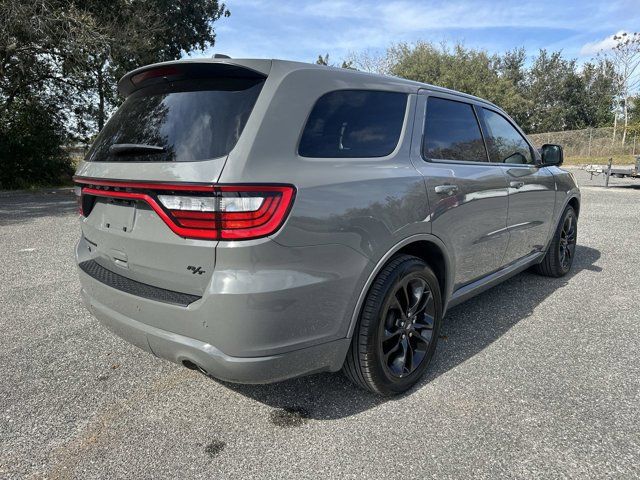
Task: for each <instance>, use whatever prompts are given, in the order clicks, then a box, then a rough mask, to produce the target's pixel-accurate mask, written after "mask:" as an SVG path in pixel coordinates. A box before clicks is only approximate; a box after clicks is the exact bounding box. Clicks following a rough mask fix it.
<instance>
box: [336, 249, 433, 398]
mask: <svg viewBox="0 0 640 480" xmlns="http://www.w3.org/2000/svg"><path fill="white" fill-rule="evenodd" d="M420 292H422V293H421V294H420ZM441 323H442V299H441V295H440V286H439V284H438V280H437V278H436V276H435V274H434V273H433V271H432V270H431V268H429V266H428V265H427V264H426V263H425V262H424V261H422V260H421V259H419V258H417V257H413V256H410V255H396V256H395V257H392V259H391V260H390V261H389V263H388V264H387V265H386V266H385V267H384V268H383V269H382V271H381V272H380V273H379V274H378V276H377V277H376V279H375V280H374V282H373V284H372V285H371V288H370V289H369V292H368V294H367V297H366V299H365V302H364V305H363V307H362V311H361V313H360V318H359V319H358V324H357V326H356V330H355V332H354V335H353V339H352V340H351V346H350V348H349V352H348V354H347V358H346V360H345V363H344V366H343V367H342V369H343V371H344V372H345V374H346V376H347V377H348V378H349V379H350V380H351V381H352V382H353V383H355V384H356V385H358V386H359V387H361V388H364V389H366V390H369V391H371V392H374V393H376V394H378V395H385V396H388V395H397V394H400V393H402V392H405V391H407V390H408V389H410V388H411V387H412V386H413V385H415V383H416V382H417V381H418V380H419V379H420V377H422V374H423V373H424V371H425V370H426V368H427V367H428V365H429V363H430V361H431V358H432V357H433V354H434V352H435V349H436V345H437V342H438V334H439V332H440V325H441ZM383 340H384V341H383Z"/></svg>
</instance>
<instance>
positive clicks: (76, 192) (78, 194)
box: [73, 187, 84, 217]
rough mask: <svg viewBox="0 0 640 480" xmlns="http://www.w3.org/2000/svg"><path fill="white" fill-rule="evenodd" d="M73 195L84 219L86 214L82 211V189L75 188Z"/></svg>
mask: <svg viewBox="0 0 640 480" xmlns="http://www.w3.org/2000/svg"><path fill="white" fill-rule="evenodd" d="M73 194H74V195H75V196H76V202H77V203H78V213H79V214H80V216H81V217H84V212H83V211H82V187H74V188H73Z"/></svg>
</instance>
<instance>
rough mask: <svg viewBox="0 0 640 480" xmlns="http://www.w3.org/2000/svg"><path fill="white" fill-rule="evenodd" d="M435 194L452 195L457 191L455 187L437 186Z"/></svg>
mask: <svg viewBox="0 0 640 480" xmlns="http://www.w3.org/2000/svg"><path fill="white" fill-rule="evenodd" d="M435 191H436V193H440V194H445V195H453V194H454V193H456V192H457V191H458V186H457V185H438V186H437V187H436V188H435Z"/></svg>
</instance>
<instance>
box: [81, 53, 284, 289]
mask: <svg viewBox="0 0 640 480" xmlns="http://www.w3.org/2000/svg"><path fill="white" fill-rule="evenodd" d="M263 70H265V69H263ZM267 71H268V70H267ZM265 79H266V74H265V73H264V72H261V71H257V70H255V69H251V68H246V67H242V66H238V65H232V64H228V63H227V64H225V63H212V62H208V63H194V62H178V63H172V64H160V65H155V66H151V67H148V68H145V69H139V70H136V71H134V72H132V73H130V74H128V75H127V76H125V77H124V78H123V79H122V80H121V82H120V85H119V88H120V91H121V93H123V94H124V95H126V100H125V102H124V103H123V104H122V106H121V107H120V108H119V109H118V110H117V112H116V113H115V114H114V115H113V117H112V118H111V119H110V120H109V122H108V123H107V124H106V125H105V127H104V128H103V130H102V131H101V132H100V134H99V135H98V137H97V138H96V140H95V142H94V144H93V146H92V148H91V150H90V151H89V153H88V154H87V157H86V159H85V162H83V163H82V164H81V166H80V167H79V169H78V172H77V176H76V177H75V180H76V183H77V185H78V187H77V188H76V193H77V194H78V196H79V201H80V205H81V213H82V216H83V219H82V233H83V237H84V238H83V242H84V245H83V246H84V247H86V249H87V251H88V252H90V254H89V253H87V255H88V258H89V261H91V262H95V263H97V264H99V265H100V266H101V267H103V268H104V269H107V270H109V271H111V272H114V273H117V274H119V275H121V276H123V277H126V278H129V279H131V280H135V281H137V282H141V283H144V284H147V285H151V286H154V287H159V288H162V289H167V290H172V291H175V292H181V293H187V294H192V295H198V296H201V295H202V293H203V292H204V289H205V288H206V285H207V284H208V282H209V280H210V278H211V275H212V273H213V267H214V265H215V246H216V244H217V240H218V239H220V238H223V237H221V235H220V231H221V225H220V221H219V219H218V216H219V214H218V211H219V210H220V209H221V208H223V207H224V205H223V206H221V204H222V203H224V202H225V200H224V198H225V197H229V198H232V201H231V203H233V202H235V204H233V205H231V203H229V202H227V203H229V205H227V208H232V209H236V211H238V212H244V210H243V208H244V209H245V210H247V212H248V215H249V216H252V215H254V214H253V213H252V212H254V211H259V210H260V208H261V207H264V205H263V203H260V201H258V200H255V199H254V200H252V198H253V197H259V195H258V194H256V193H255V192H251V191H250V190H251V189H248V190H247V191H241V192H239V193H238V192H235V191H234V192H228V193H225V192H223V191H222V189H221V188H220V187H217V186H215V182H216V181H217V179H218V178H219V176H220V174H221V172H222V169H223V167H224V163H225V161H226V157H227V155H228V153H229V152H230V151H231V149H233V148H234V146H235V145H236V143H237V142H238V139H239V138H240V135H241V134H242V131H243V129H244V126H245V124H246V123H247V121H248V118H249V116H250V115H251V112H252V110H253V107H254V105H255V103H256V101H257V99H258V96H259V94H260V92H261V89H262V87H263V84H264V82H265ZM274 195H278V192H277V191H276V192H275V193H274ZM260 198H263V197H260ZM233 199H235V200H233ZM263 200H264V198H263ZM267 206H269V205H267ZM245 216H246V215H245ZM85 253H86V252H85ZM85 258H87V257H85Z"/></svg>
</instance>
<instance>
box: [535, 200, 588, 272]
mask: <svg viewBox="0 0 640 480" xmlns="http://www.w3.org/2000/svg"><path fill="white" fill-rule="evenodd" d="M577 239H578V216H577V215H576V212H575V210H574V209H573V207H567V208H566V209H565V210H564V212H563V214H562V218H561V219H560V223H559V224H558V227H557V228H556V231H555V233H554V235H553V239H552V240H551V244H550V245H549V249H548V250H547V253H546V254H545V256H544V258H543V259H542V262H540V263H539V264H538V265H536V266H535V267H534V268H535V271H536V272H537V273H539V274H540V275H544V276H546V277H562V276H564V275H566V274H567V273H569V270H571V265H573V259H574V257H575V250H576V242H577Z"/></svg>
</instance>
